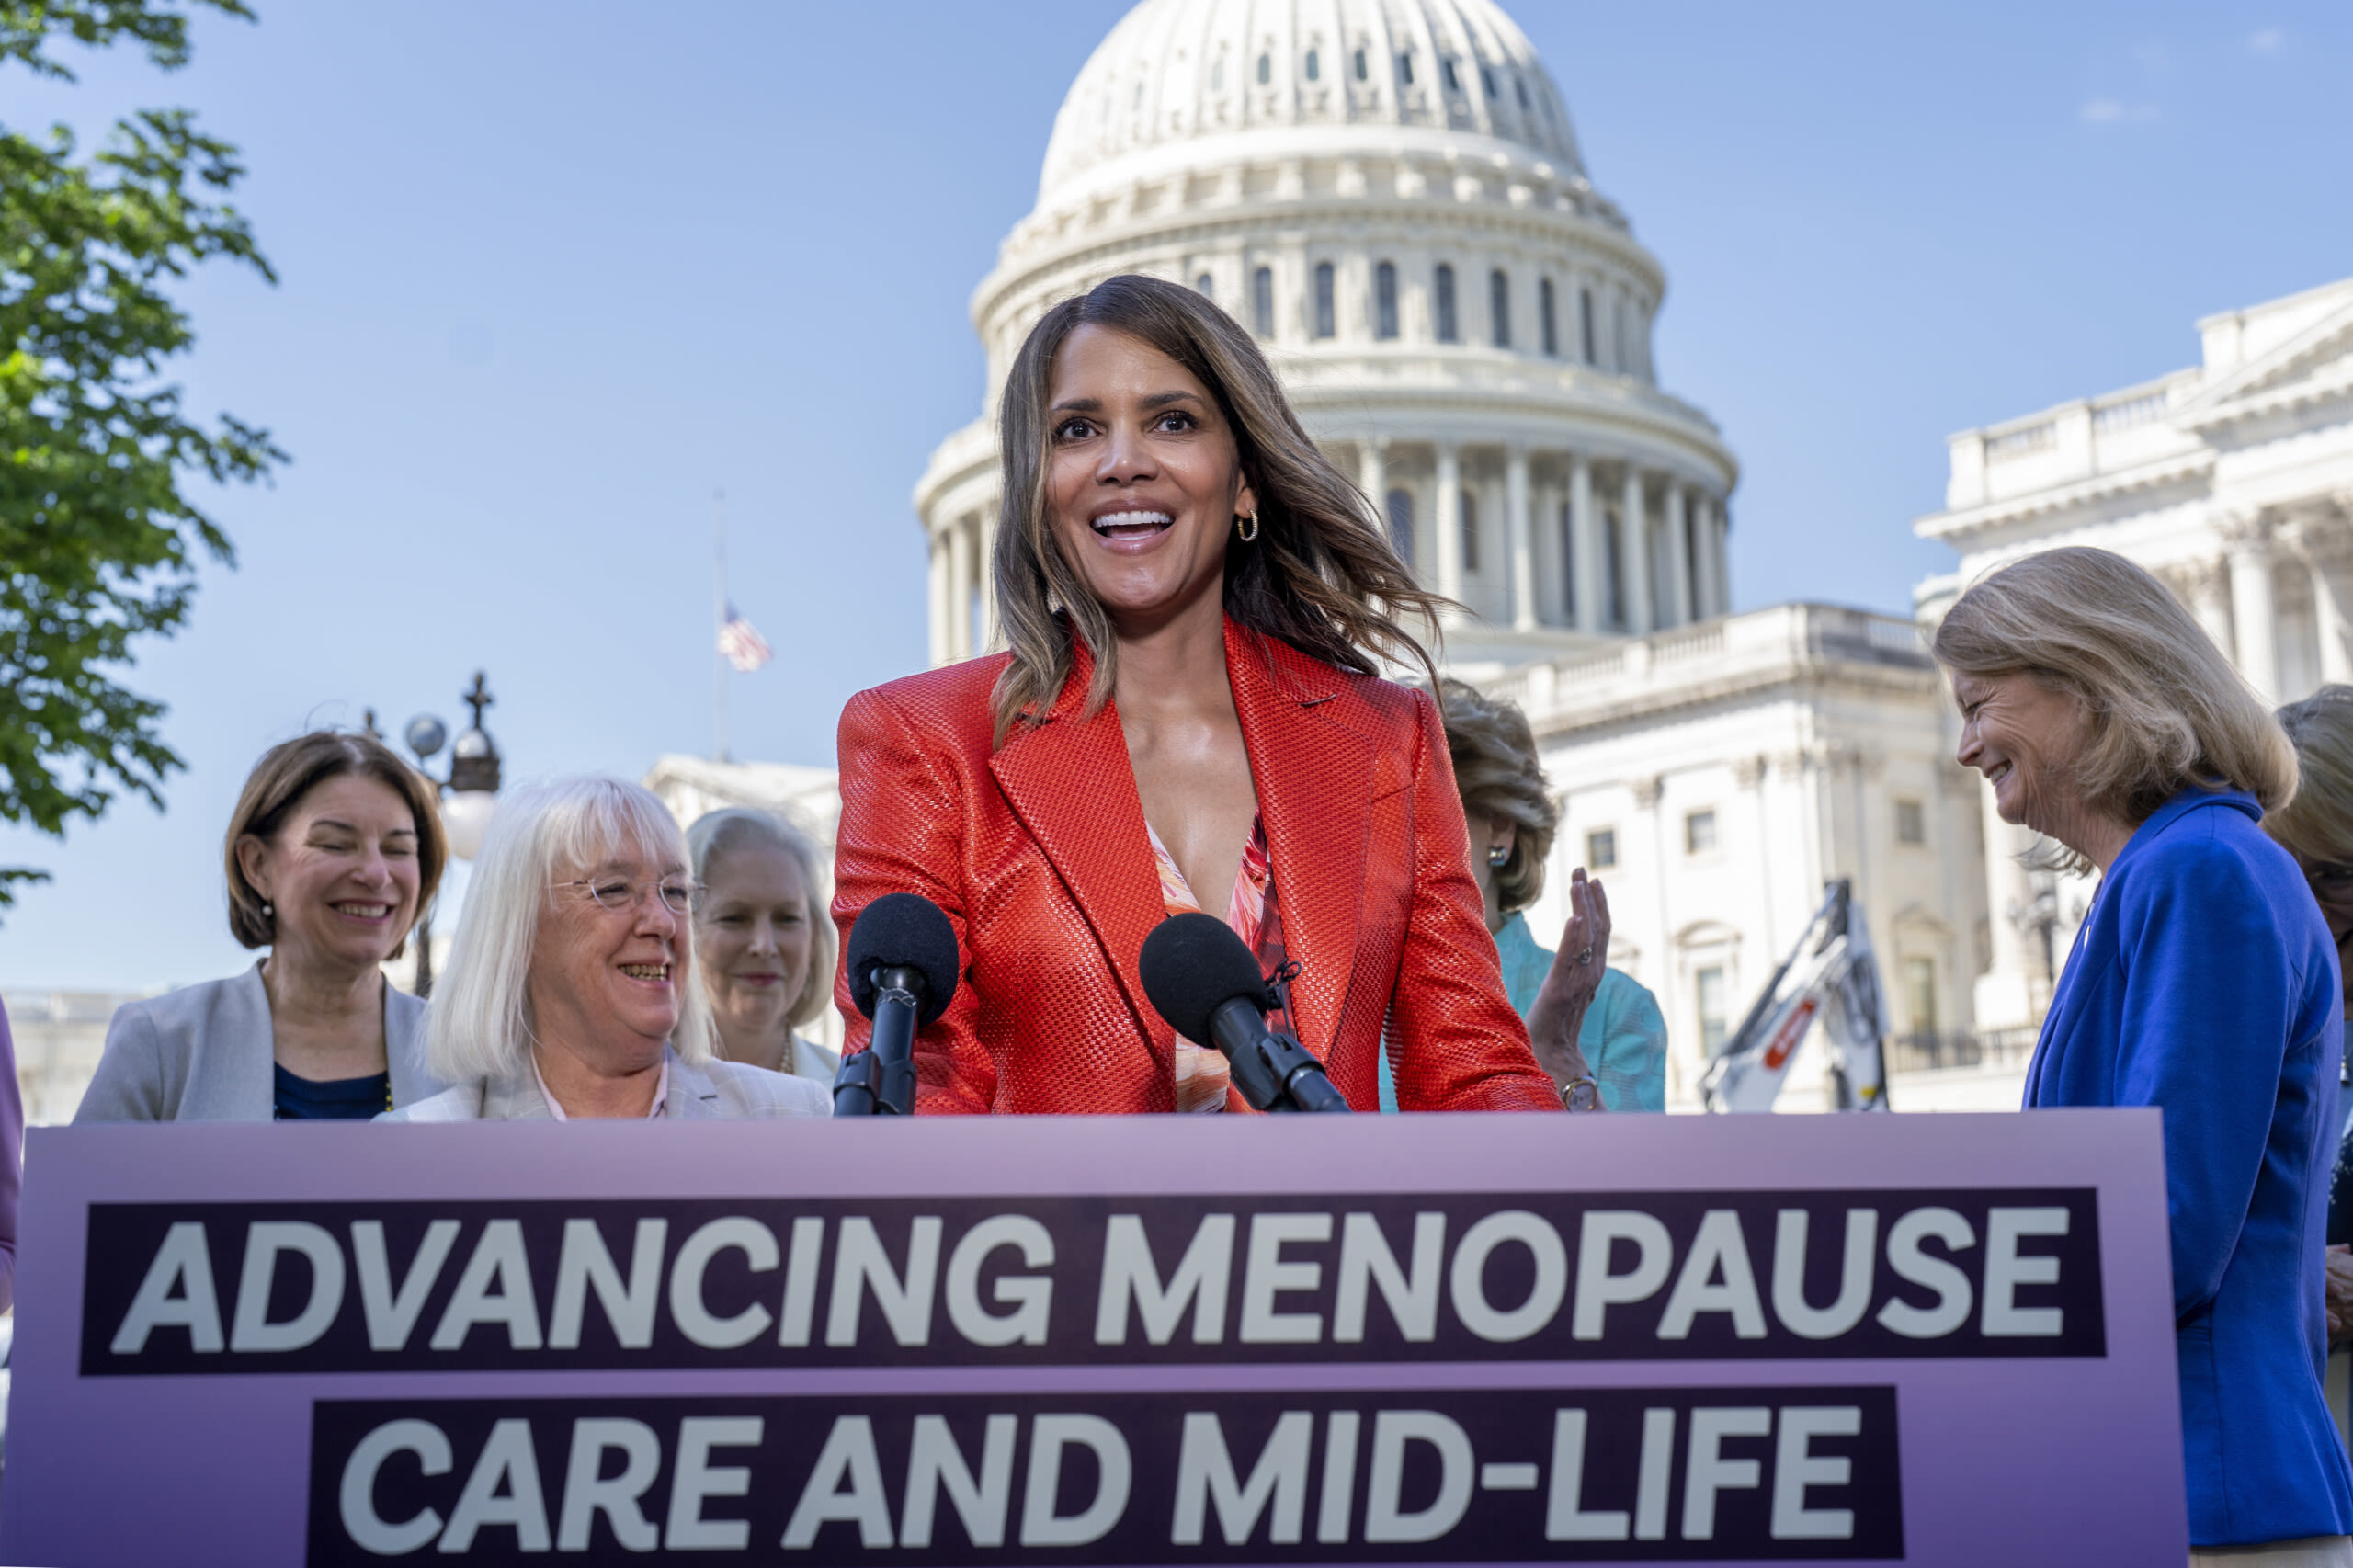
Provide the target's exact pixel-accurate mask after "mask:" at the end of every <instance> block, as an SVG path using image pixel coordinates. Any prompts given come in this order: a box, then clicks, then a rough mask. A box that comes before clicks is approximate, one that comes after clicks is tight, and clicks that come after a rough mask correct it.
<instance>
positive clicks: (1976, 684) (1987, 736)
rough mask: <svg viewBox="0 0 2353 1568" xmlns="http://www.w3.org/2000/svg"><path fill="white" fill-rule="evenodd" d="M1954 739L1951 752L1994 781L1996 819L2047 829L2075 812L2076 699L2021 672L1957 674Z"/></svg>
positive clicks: (2079, 720)
mask: <svg viewBox="0 0 2353 1568" xmlns="http://www.w3.org/2000/svg"><path fill="white" fill-rule="evenodd" d="M1952 694H1953V700H1954V701H1955V702H1956V703H1958V704H1959V705H1960V708H1961V745H1960V748H1959V750H1958V751H1957V752H1956V753H1955V754H1954V756H1955V760H1957V761H1958V762H1960V764H1961V766H1962V767H1973V768H1975V769H1976V770H1977V771H1978V772H1980V773H1982V774H1984V776H1985V779H1986V782H1988V783H1990V784H1991V785H1993V786H1994V807H1995V810H1996V811H1997V812H2000V813H2001V817H2002V820H2003V821H2004V822H2008V823H2020V824H2024V825H2026V826H2028V827H2030V828H2032V829H2034V830H2035V831H2036V832H2038V833H2045V834H2049V833H2053V832H2054V829H2055V828H2056V827H2057V826H2058V824H2061V823H2062V822H2063V821H2065V820H2067V819H2068V818H2070V817H2071V816H2072V815H2073V814H2075V812H2079V811H2080V810H2081V809H2082V807H2083V802H2082V801H2079V800H2078V799H2077V794H2078V791H2077V790H2076V788H2075V781H2074V764H2075V758H2076V756H2078V755H2079V754H2080V753H2081V752H2082V750H2083V744H2084V710H2083V705H2082V704H2081V703H2080V702H2078V701H2077V700H2076V699H2075V698H2073V697H2070V696H2068V695H2067V694H2066V693H2064V692H2062V691H2054V690H2053V689H2052V688H2051V687H2048V686H2045V685H2044V684H2043V683H2042V682H2041V681H2040V680H2038V679H2036V678H2035V677H2034V676H2032V675H2031V674H2029V673H2028V672H2026V671H2024V670H2015V671H2012V672H2011V673H2009V674H2007V675H1999V676H1972V675H1956V676H1953V681H1952Z"/></svg>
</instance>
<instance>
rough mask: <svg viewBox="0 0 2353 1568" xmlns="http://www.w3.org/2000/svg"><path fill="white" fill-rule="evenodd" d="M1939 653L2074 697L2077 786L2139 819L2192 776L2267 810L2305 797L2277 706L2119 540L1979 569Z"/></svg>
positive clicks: (1978, 671) (1970, 670) (1951, 616)
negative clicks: (1984, 571) (2079, 720)
mask: <svg viewBox="0 0 2353 1568" xmlns="http://www.w3.org/2000/svg"><path fill="white" fill-rule="evenodd" d="M1930 652H1931V653H1933V654H1934V655H1935V657H1936V661H1937V663H1938V664H1939V665H1942V666H1944V669H1945V671H1946V673H1947V674H1949V675H1967V676H1980V677H1989V676H2007V675H2018V674H2024V675H2029V676H2033V677H2034V678H2035V679H2036V680H2037V681H2040V683H2041V684H2042V685H2043V686H2044V687H2048V688H2049V689H2051V690H2052V691H2056V692H2059V693H2062V694H2063V695H2065V696H2069V697H2073V698H2074V699H2075V700H2076V702H2077V703H2078V704H2080V705H2081V708H2082V710H2083V714H2084V732H2085V733H2084V744H2083V750H2082V753H2081V755H2080V756H2077V758H2076V760H2075V777H2074V778H2073V780H2072V782H2073V784H2074V786H2075V790H2076V791H2077V793H2078V795H2079V797H2080V798H2081V799H2082V800H2083V801H2084V802H2085V803H2086V804H2088V805H2090V806H2092V807H2094V808H2096V809H2097V810H2099V811H2102V812H2107V813H2108V814H2109V815H2111V816H2113V817H2115V818H2117V819H2118V820H2120V821H2122V822H2125V823H2128V824H2131V825H2133V826H2135V827H2137V826H2139V825H2140V824H2142V823H2143V822H2146V821H2147V820H2148V819H2149V817H2150V815H2151V814H2152V813H2153V812H2155V811H2156V809H2157V808H2158V807H2159V806H2162V805H2164V804H2165V801H2169V800H2171V799H2172V798H2173V797H2174V796H2175V795H2177V794H2178V793H2179V792H2180V791H2181V790H2184V789H2186V788H2188V787H2191V786H2193V785H2194V786H2196V787H2198V788H2200V789H2207V790H2245V791H2246V792H2247V793H2248V794H2250V795H2253V796H2254V797H2255V798H2256V802H2257V803H2258V804H2260V805H2261V806H2262V807H2263V809H2264V811H2265V812H2267V813H2268V812H2276V811H2279V810H2280V809H2281V808H2282V807H2284V806H2286V805H2287V804H2288V802H2289V801H2291V800H2293V799H2294V798H2295V793H2296V751H2295V748H2294V747H2293V746H2291V745H2290V744H2288V737H2287V735H2286V733H2283V732H2282V731H2281V730H2280V728H2279V724H2278V723H2277V722H2275V721H2274V720H2273V719H2272V717H2271V710H2269V709H2268V708H2267V707H2266V706H2265V705H2264V703H2263V701H2262V699H2260V698H2258V697H2256V694H2255V690H2254V688H2253V687H2250V686H2248V685H2247V683H2246V682H2245V680H2244V679H2242V678H2241V677H2240V676H2239V674H2238V672H2237V671H2236V670H2234V669H2233V668H2232V667H2231V665H2230V661H2229V660H2227V659H2225V658H2223V657H2222V650H2221V649H2219V648H2217V647H2215V646H2214V643H2213V642H2212V640H2211V639H2210V638H2209V637H2208V636H2207V635H2206V633H2205V631H2203V630H2202V629H2201V628H2200V626H2199V624H2198V622H2197V621H2195V620H2193V619H2190V616H2189V612H2188V610H2186V609H2184V608H2182V607H2181V603H2180V601H2179V600H2177V599H2176V598H2175V597H2173V595H2172V594H2171V593H2169V592H2167V591H2166V589H2165V585H2164V584H2162V583H2160V582H2158V581H2157V580H2156V578H2154V577H2153V576H2151V575H2150V574H2148V573H2147V572H2146V571H2143V569H2142V568H2140V567H2138V566H2135V565H2134V564H2133V563H2132V562H2130V561H2127V560H2125V559H2124V557H2122V556H2120V555H2118V554H2116V553H2115V552H2114V551H2106V550H2091V549H2087V548H2085V547H2082V546H2070V547H2068V548H2066V549H2063V550H2046V551H2040V552H2039V553H2037V554H2034V555H2029V556H2026V557H2024V558H2023V559H2021V560H2018V561H2014V562H2010V563H2009V564H2008V565H2006V566H2004V567H2002V568H2001V569H1999V570H1998V571H1995V572H1994V573H1992V574H1989V575H1987V576H1984V577H1982V578H1980V579H1979V580H1978V581H1977V582H1975V583H1974V584H1972V585H1970V588H1969V591H1968V592H1966V593H1964V594H1962V595H1961V597H1960V598H1959V599H1958V600H1956V601H1955V602H1954V604H1953V607H1952V608H1950V609H1949V610H1948V611H1946V612H1945V619H1944V623H1943V624H1942V625H1941V626H1939V627H1938V628H1937V635H1936V641H1935V642H1934V643H1933V644H1932V646H1931V648H1930ZM2070 864H2071V865H2072V864H2073V862H2070ZM2086 864H2087V863H2086ZM2076 869H2082V868H2081V867H2078V868H2076Z"/></svg>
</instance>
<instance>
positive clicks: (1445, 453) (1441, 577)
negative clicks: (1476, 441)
mask: <svg viewBox="0 0 2353 1568" xmlns="http://www.w3.org/2000/svg"><path fill="white" fill-rule="evenodd" d="M1436 500H1437V502H1438V505H1437V506H1433V507H1432V508H1431V511H1432V513H1433V514H1434V517H1433V521H1434V522H1435V524H1436V528H1435V533H1436V535H1437V537H1436V538H1434V539H1433V540H1431V541H1430V542H1431V544H1433V545H1434V546H1436V548H1437V562H1438V594H1439V596H1440V597H1444V598H1449V599H1453V600H1455V601H1457V602H1458V603H1459V602H1460V601H1461V598H1462V454H1461V449H1458V448H1457V447H1456V446H1455V444H1454V443H1453V442H1451V441H1441V442H1439V443H1438V495H1437V497H1436Z"/></svg>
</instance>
